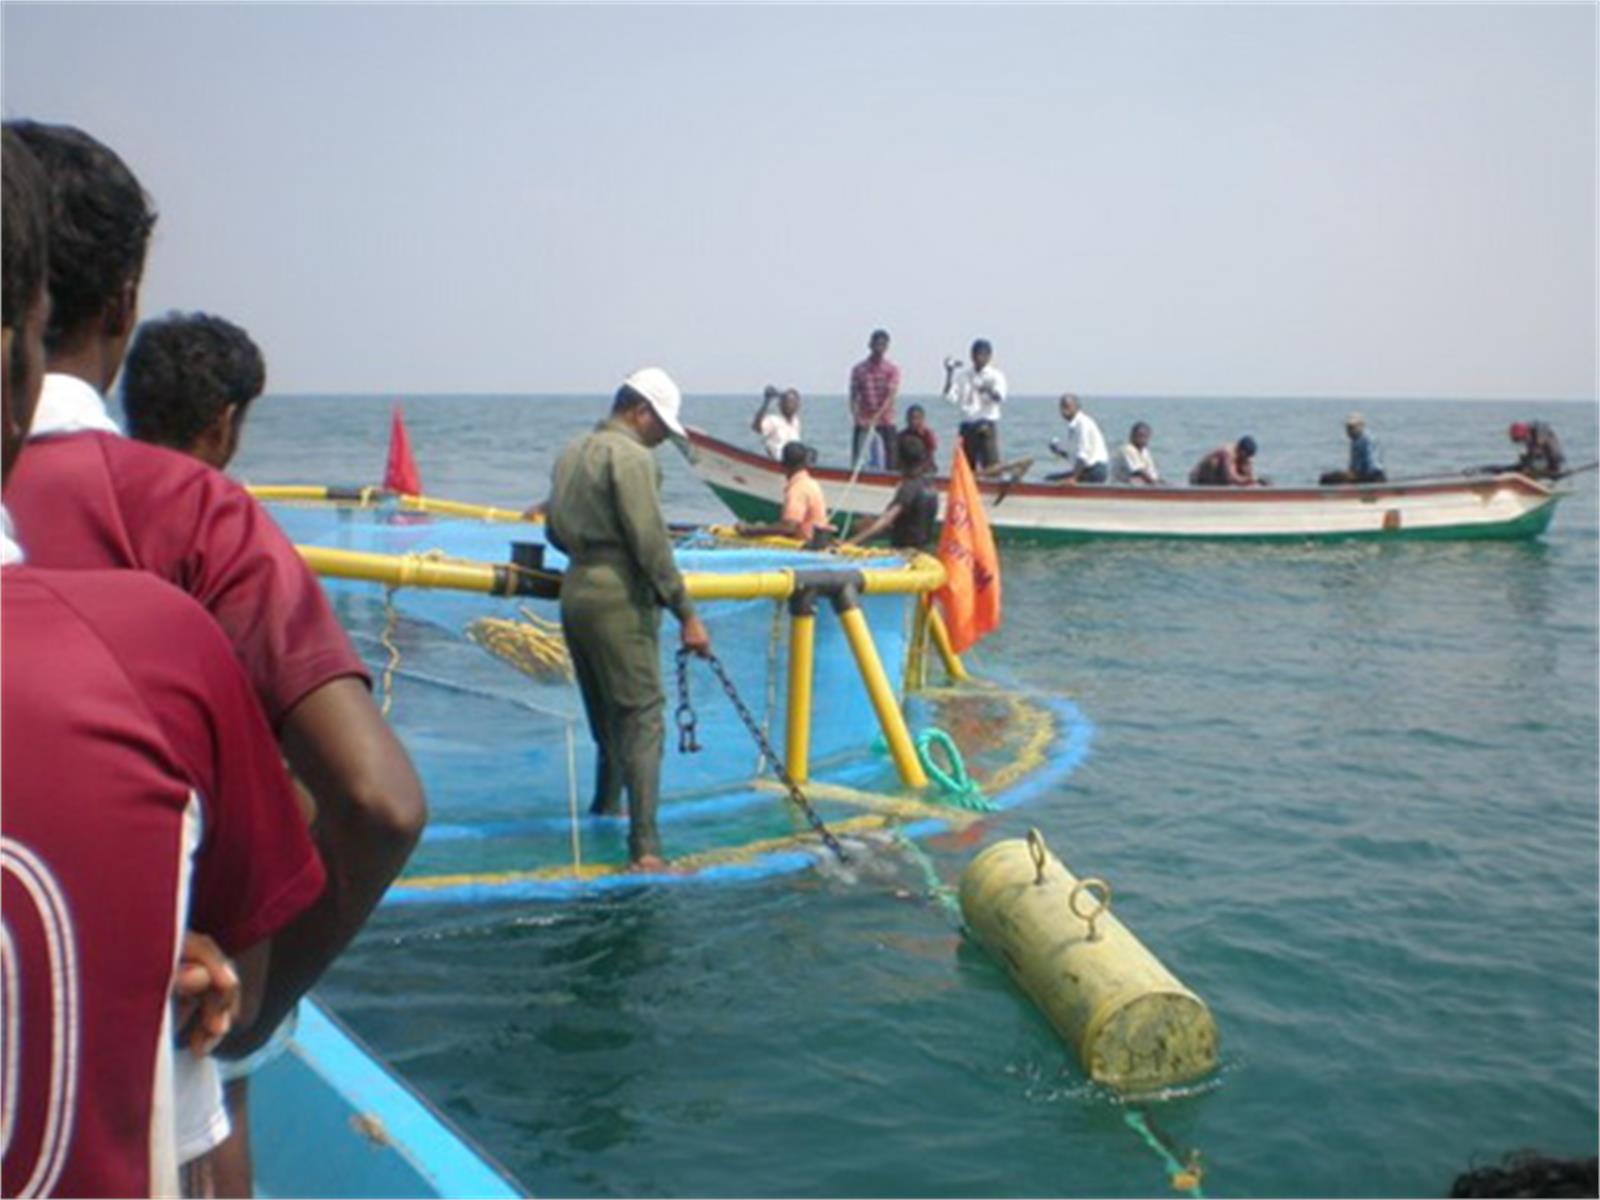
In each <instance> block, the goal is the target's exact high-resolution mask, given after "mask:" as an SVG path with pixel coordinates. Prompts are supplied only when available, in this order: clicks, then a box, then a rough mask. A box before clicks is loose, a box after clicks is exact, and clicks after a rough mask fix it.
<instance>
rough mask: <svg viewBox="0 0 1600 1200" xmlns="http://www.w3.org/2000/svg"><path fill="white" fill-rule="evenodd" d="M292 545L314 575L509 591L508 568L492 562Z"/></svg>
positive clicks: (488, 591) (492, 592)
mask: <svg viewBox="0 0 1600 1200" xmlns="http://www.w3.org/2000/svg"><path fill="white" fill-rule="evenodd" d="M295 549H296V550H298V551H299V552H300V557H301V558H303V559H305V560H306V565H307V566H309V567H310V568H311V569H312V570H313V571H315V572H316V573H317V574H318V575H331V576H333V577H334V578H335V579H362V580H366V581H368V582H370V583H382V584H387V585H389V586H390V587H425V588H454V589H456V590H457V591H463V592H484V593H486V594H488V595H492V596H503V595H507V594H509V593H510V588H509V587H508V582H507V581H508V579H509V576H510V571H511V568H510V567H503V566H496V565H495V564H493V563H479V562H458V561H449V560H444V559H433V558H423V557H421V556H420V555H414V554H368V553H366V552H364V551H360V550H335V549H333V548H331V547H328V546H296V547H295Z"/></svg>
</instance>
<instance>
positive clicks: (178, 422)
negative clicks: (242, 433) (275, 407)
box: [122, 312, 267, 450]
mask: <svg viewBox="0 0 1600 1200" xmlns="http://www.w3.org/2000/svg"><path fill="white" fill-rule="evenodd" d="M266 383H267V368H266V364H265V363H264V362H262V359H261V350H260V349H259V348H258V347H257V346H256V344H255V343H254V342H253V341H251V340H250V335H249V334H248V333H246V332H245V331H244V330H242V329H240V328H239V327H238V326H237V325H235V324H233V323H232V322H230V321H224V320H223V319H222V318H221V317H213V316H210V315H209V314H207V313H200V312H197V313H178V312H172V313H168V314H167V315H166V316H164V317H161V318H160V319H159V320H155V321H146V322H145V323H144V324H143V325H141V326H139V332H138V333H137V334H136V335H135V336H134V339H133V345H132V346H131V347H130V348H129V349H128V359H127V362H126V363H125V364H124V365H123V368H122V407H123V411H124V412H126V413H127V415H128V431H129V432H130V433H132V434H133V436H134V437H136V438H138V439H139V440H140V441H141V442H155V443H157V444H159V445H162V446H171V447H172V448H173V449H175V450H187V449H189V447H190V446H192V445H193V444H194V441H195V439H196V438H198V437H199V436H200V435H201V434H202V433H204V432H205V431H206V429H207V428H208V427H209V426H210V425H211V424H212V423H213V422H214V421H215V420H216V419H217V417H218V416H219V415H220V414H221V412H222V410H223V409H225V408H227V407H228V406H229V405H233V406H235V407H236V408H237V409H238V410H239V412H238V414H237V416H236V418H235V419H236V420H237V419H239V418H242V417H243V416H244V411H245V409H246V408H247V407H248V406H249V404H250V402H251V401H252V400H254V399H255V398H256V397H257V396H259V395H260V394H261V391H262V389H263V388H264V387H266Z"/></svg>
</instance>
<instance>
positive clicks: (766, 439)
mask: <svg viewBox="0 0 1600 1200" xmlns="http://www.w3.org/2000/svg"><path fill="white" fill-rule="evenodd" d="M774 400H776V401H777V402H778V411H777V412H773V411H772V402H773V401H774ZM750 428H751V430H752V431H754V432H755V433H758V434H760V435H761V443H762V445H764V446H765V447H766V449H767V457H768V458H770V459H771V460H772V461H773V462H781V461H783V448H784V447H785V446H787V445H788V444H789V443H790V442H798V441H800V440H802V439H801V437H800V393H799V392H797V391H795V389H794V388H789V389H787V390H786V391H784V392H781V393H780V392H779V391H778V389H777V388H775V387H773V386H772V385H771V384H768V385H767V390H766V392H765V394H764V395H763V396H762V397H761V407H760V408H758V409H757V410H756V415H755V419H754V420H752V421H751V422H750Z"/></svg>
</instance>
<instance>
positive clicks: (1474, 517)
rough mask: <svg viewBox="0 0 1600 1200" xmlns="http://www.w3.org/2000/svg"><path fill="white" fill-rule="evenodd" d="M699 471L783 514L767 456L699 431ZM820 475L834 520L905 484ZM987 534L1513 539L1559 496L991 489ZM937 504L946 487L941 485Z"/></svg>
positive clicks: (1535, 527) (1515, 491) (1440, 485)
mask: <svg viewBox="0 0 1600 1200" xmlns="http://www.w3.org/2000/svg"><path fill="white" fill-rule="evenodd" d="M691 443H692V445H693V463H694V469H695V473H696V474H697V475H699V477H700V478H701V479H702V480H703V481H704V482H705V483H706V484H707V485H708V486H709V487H710V488H711V490H712V491H713V492H715V493H716V494H717V496H718V497H719V498H720V499H721V500H722V502H723V503H724V504H726V505H727V506H728V508H729V509H730V510H732V511H733V512H734V513H735V514H736V515H737V516H739V517H740V518H741V519H743V520H747V521H771V520H773V519H775V518H776V516H777V514H778V511H779V509H780V507H781V505H782V499H783V473H782V471H781V470H780V469H779V468H778V466H777V465H776V464H775V463H772V462H770V461H768V460H766V459H764V458H763V457H761V456H759V455H755V454H751V453H748V452H746V451H744V450H740V449H738V448H737V447H734V446H729V445H728V444H726V443H724V442H720V441H718V440H717V439H715V438H712V437H709V436H707V435H705V434H702V433H700V432H698V431H691ZM812 473H813V475H814V476H815V477H816V478H817V481H818V482H819V483H820V484H821V485H822V490H823V495H824V497H825V499H826V500H827V503H828V507H829V509H830V511H832V512H833V513H834V514H835V517H834V519H835V524H838V523H840V522H841V521H842V520H843V519H844V516H845V514H849V515H850V517H851V523H852V524H857V523H859V522H860V521H862V520H863V519H870V518H871V517H874V516H876V515H877V514H878V513H880V512H882V511H883V510H884V509H885V508H886V507H888V505H889V503H890V500H891V499H892V497H893V495H894V490H895V487H896V486H897V484H898V482H899V481H898V479H897V478H896V477H894V476H890V475H882V474H868V473H865V472H863V473H862V474H861V475H860V476H859V477H858V478H857V479H856V480H854V481H853V482H852V481H851V479H850V477H849V474H848V473H847V472H845V471H842V470H832V469H829V468H825V467H823V468H816V469H814V470H813V472H812ZM980 490H981V491H982V493H983V495H984V499H985V501H986V507H987V510H988V516H989V524H990V528H991V529H992V530H993V531H994V534H995V536H996V537H997V538H1000V539H1003V540H1006V541H1009V542H1023V543H1027V542H1033V543H1072V542H1086V541H1097V540H1102V539H1162V540H1195V541H1266V542H1272V541H1279V542H1304V541H1344V540H1352V539H1384V540H1390V539H1407V540H1430V539H1431V540H1460V539H1475V538H1479V539H1517V538H1530V537H1537V536H1538V535H1539V534H1540V533H1543V532H1544V530H1545V529H1546V528H1547V527H1548V526H1549V524H1550V520H1551V518H1552V517H1553V516H1554V514H1555V506H1556V503H1557V501H1558V500H1559V499H1560V493H1558V492H1555V491H1552V490H1551V489H1550V488H1548V487H1545V486H1544V485H1543V484H1540V483H1537V482H1535V481H1533V480H1530V479H1527V478H1526V477H1524V476H1522V475H1518V474H1514V473H1512V474H1501V475H1492V476H1484V477H1480V478H1440V479H1426V480H1418V481H1415V482H1406V483H1392V484H1363V485H1355V486H1347V487H1315V488H1282V487H1264V488H1198V487H1155V488H1152V487H1136V486H1118V485H1114V484H1113V485H1096V486H1080V487H1061V486H1056V485H1051V484H1038V483H1017V484H1012V485H1006V484H996V483H984V484H982V485H981V487H980ZM940 491H941V503H942V493H943V486H942V484H941V487H940Z"/></svg>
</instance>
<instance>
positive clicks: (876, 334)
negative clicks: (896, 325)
mask: <svg viewBox="0 0 1600 1200" xmlns="http://www.w3.org/2000/svg"><path fill="white" fill-rule="evenodd" d="M879 338H882V339H883V340H884V341H886V342H887V341H889V340H890V337H889V331H888V330H887V329H874V330H873V331H872V336H871V337H869V338H868V339H867V345H869V346H870V345H872V343H873V342H875V341H877V340H878V339H879Z"/></svg>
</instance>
